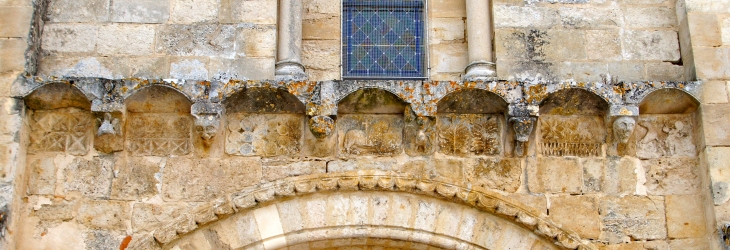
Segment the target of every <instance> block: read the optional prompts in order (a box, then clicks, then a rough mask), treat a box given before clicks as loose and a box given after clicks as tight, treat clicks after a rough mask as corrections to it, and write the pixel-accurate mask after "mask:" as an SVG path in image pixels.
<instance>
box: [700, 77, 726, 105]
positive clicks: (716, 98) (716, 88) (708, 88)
mask: <svg viewBox="0 0 730 250" xmlns="http://www.w3.org/2000/svg"><path fill="white" fill-rule="evenodd" d="M700 98H701V100H702V103H709V104H717V103H727V102H728V84H727V82H726V81H706V82H704V83H703V84H702V95H701V97H700Z"/></svg>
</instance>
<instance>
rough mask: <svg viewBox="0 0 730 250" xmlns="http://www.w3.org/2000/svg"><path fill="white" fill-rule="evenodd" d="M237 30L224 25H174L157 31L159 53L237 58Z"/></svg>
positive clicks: (162, 27) (231, 26)
mask: <svg viewBox="0 0 730 250" xmlns="http://www.w3.org/2000/svg"><path fill="white" fill-rule="evenodd" d="M235 39H236V28H235V26H233V25H223V24H189V25H188V24H174V25H165V26H161V27H159V28H158V29H157V52H158V53H165V54H168V55H176V56H217V57H223V58H233V57H234V56H235V47H236V46H235Z"/></svg>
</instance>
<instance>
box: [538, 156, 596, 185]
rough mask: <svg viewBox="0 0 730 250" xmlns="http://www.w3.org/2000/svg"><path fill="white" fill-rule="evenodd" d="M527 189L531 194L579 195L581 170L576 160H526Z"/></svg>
mask: <svg viewBox="0 0 730 250" xmlns="http://www.w3.org/2000/svg"><path fill="white" fill-rule="evenodd" d="M527 187H528V188H529V190H530V192H531V193H570V194H580V193H581V191H582V187H583V168H582V167H581V166H580V164H579V162H578V159H576V158H556V157H538V158H537V159H535V158H528V160H527Z"/></svg>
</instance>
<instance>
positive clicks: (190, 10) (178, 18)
mask: <svg viewBox="0 0 730 250" xmlns="http://www.w3.org/2000/svg"><path fill="white" fill-rule="evenodd" d="M170 11H171V12H170V22H173V23H198V22H206V21H214V20H215V19H216V18H217V17H218V1H208V0H174V1H172V4H171V7H170Z"/></svg>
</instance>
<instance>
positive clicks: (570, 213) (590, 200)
mask: <svg viewBox="0 0 730 250" xmlns="http://www.w3.org/2000/svg"><path fill="white" fill-rule="evenodd" d="M549 211H550V218H551V219H553V220H554V221H555V222H557V223H560V224H562V225H563V227H564V228H566V229H569V230H573V231H575V232H576V233H578V235H580V236H582V237H585V238H590V239H598V237H599V236H600V234H601V220H600V217H599V215H598V198H597V197H594V196H562V195H561V196H553V197H550V208H549Z"/></svg>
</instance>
